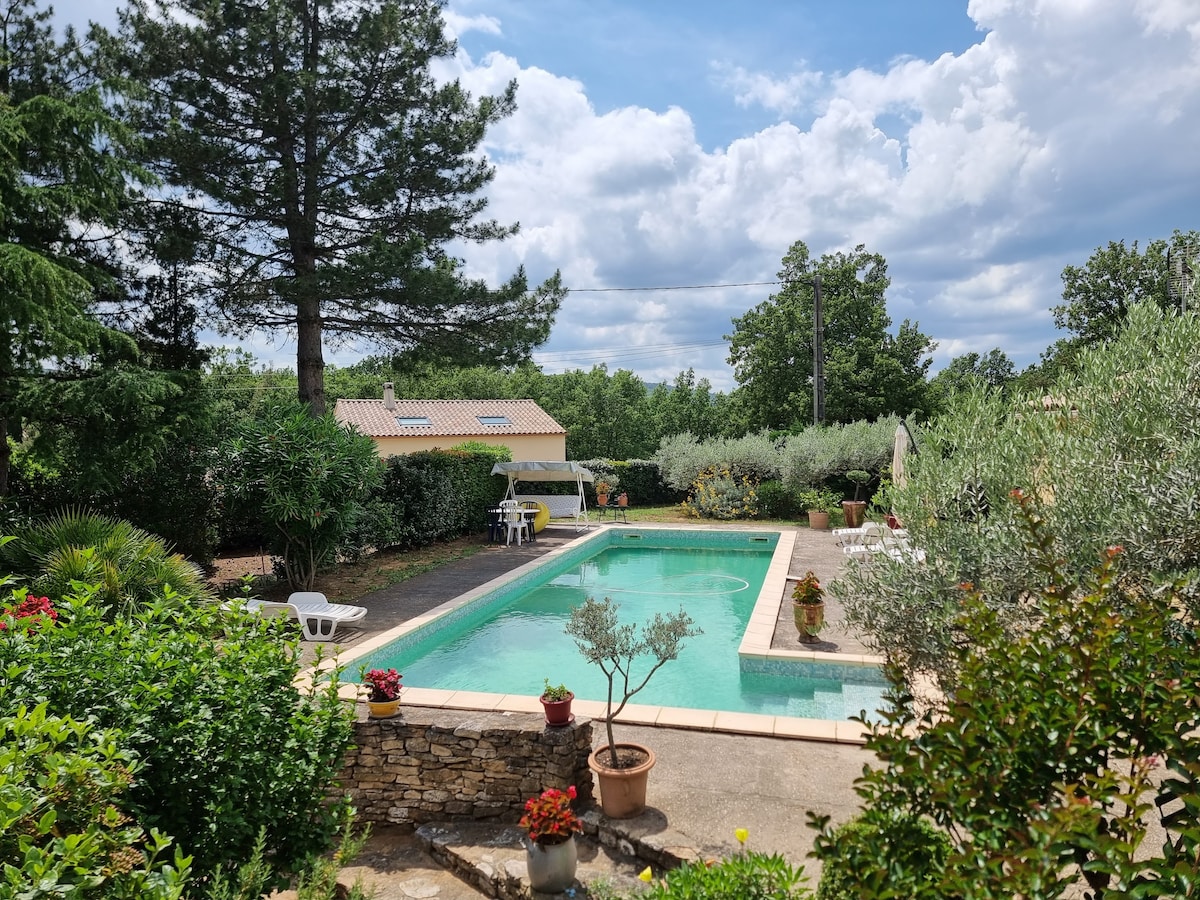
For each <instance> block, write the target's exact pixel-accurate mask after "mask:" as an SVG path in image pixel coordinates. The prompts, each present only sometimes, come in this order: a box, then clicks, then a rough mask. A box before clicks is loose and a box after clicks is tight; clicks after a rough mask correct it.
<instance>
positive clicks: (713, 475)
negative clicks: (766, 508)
mask: <svg viewBox="0 0 1200 900" xmlns="http://www.w3.org/2000/svg"><path fill="white" fill-rule="evenodd" d="M682 509H683V511H684V512H685V513H687V514H688V515H692V516H697V517H699V518H702V519H724V520H730V519H753V518H756V517H757V516H758V512H759V507H758V490H757V488H756V487H755V484H754V482H752V481H751V480H750V476H748V475H742V476H741V477H738V476H735V475H734V474H733V473H732V472H731V471H730V470H729V469H721V470H713V469H708V470H706V471H704V472H701V473H700V474H699V475H698V476H697V477H696V481H695V483H694V484H693V485H692V493H691V496H690V497H689V498H688V499H687V500H685V501H683V503H682Z"/></svg>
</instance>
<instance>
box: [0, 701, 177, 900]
mask: <svg viewBox="0 0 1200 900" xmlns="http://www.w3.org/2000/svg"><path fill="white" fill-rule="evenodd" d="M0 704H3V705H4V706H6V707H7V706H9V705H10V704H9V703H8V702H7V698H6V697H5V696H4V693H3V691H0ZM118 744H119V740H118V736H117V735H115V734H114V733H112V732H102V731H97V730H96V729H94V728H93V727H92V725H90V724H89V723H87V722H77V721H73V720H72V719H70V718H61V717H58V716H52V715H49V714H48V713H47V711H46V704H39V705H38V706H36V707H34V708H33V709H29V708H27V707H25V706H24V705H17V706H16V707H15V709H13V711H12V713H11V714H7V715H0V896H4V897H52V896H53V897H70V898H81V900H82V898H84V897H113V898H130V900H136V898H150V900H174V898H177V897H179V896H181V895H182V893H183V887H184V882H185V880H186V878H187V874H188V861H187V859H186V858H184V857H182V856H181V855H180V853H179V851H178V848H177V849H176V852H175V856H174V858H173V860H171V861H167V860H164V859H161V857H162V855H163V854H164V852H165V851H166V850H167V848H168V847H169V846H170V844H171V839H170V838H169V837H166V836H164V835H162V834H159V833H158V832H157V831H152V832H151V833H150V834H149V835H147V834H146V833H145V831H144V830H143V829H142V828H141V826H140V825H138V823H137V822H136V821H134V820H133V819H131V818H130V816H129V815H128V811H127V810H126V809H122V808H121V803H122V795H124V794H125V793H126V792H127V791H128V790H129V785H130V783H131V782H132V779H133V776H134V775H135V774H136V772H137V766H136V764H135V763H134V761H133V760H132V759H131V758H130V756H129V754H128V753H127V752H125V751H122V750H121V749H120V748H119V746H118ZM14 863H16V864H14Z"/></svg>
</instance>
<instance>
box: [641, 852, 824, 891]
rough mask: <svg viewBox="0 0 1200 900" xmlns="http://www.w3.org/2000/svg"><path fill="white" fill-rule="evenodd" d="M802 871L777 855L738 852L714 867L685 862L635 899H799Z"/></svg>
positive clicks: (802, 882) (802, 888)
mask: <svg viewBox="0 0 1200 900" xmlns="http://www.w3.org/2000/svg"><path fill="white" fill-rule="evenodd" d="M804 881H805V878H804V869H803V868H802V867H793V866H792V865H790V864H789V863H788V861H787V860H786V859H784V858H783V857H782V856H780V855H779V854H777V853H774V854H770V855H767V854H765V853H756V852H754V851H748V852H739V853H735V854H733V855H732V856H728V857H726V858H725V859H722V860H720V861H718V862H716V863H714V864H711V865H710V864H708V863H703V862H698V863H685V864H684V865H682V866H680V867H679V868H677V869H672V870H671V871H669V872H667V874H666V877H664V878H663V879H662V880H661V881H658V882H657V883H655V884H653V885H652V886H651V887H650V889H649V890H647V891H645V892H643V893H639V894H638V897H644V898H650V900H735V898H736V900H801V898H805V897H811V896H812V891H810V890H809V889H808V888H806V887H804Z"/></svg>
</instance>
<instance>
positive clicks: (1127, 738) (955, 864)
mask: <svg viewBox="0 0 1200 900" xmlns="http://www.w3.org/2000/svg"><path fill="white" fill-rule="evenodd" d="M1011 505H1012V506H1013V508H1014V511H1015V512H1014V516H1015V517H1016V519H1017V520H1018V521H1019V522H1020V523H1021V525H1022V527H1023V529H1024V531H1025V536H1026V538H1027V541H1028V553H1029V577H1030V578H1031V581H1032V582H1034V583H1036V584H1037V585H1038V587H1037V588H1036V589H1031V590H1030V591H1029V593H1028V594H1027V595H1026V596H1025V597H1024V598H1023V600H1022V604H1023V606H1025V607H1026V619H1027V620H1028V622H1029V626H1028V627H1025V628H1020V629H1013V628H1012V627H1001V623H1000V618H1001V613H1000V611H999V610H998V609H997V607H996V605H995V604H993V603H991V602H989V598H987V597H986V595H985V593H984V592H983V591H982V590H980V589H979V588H978V586H975V585H971V584H966V583H964V584H962V585H960V586H959V588H958V589H957V593H958V597H957V598H956V600H955V602H954V607H955V609H956V613H955V615H954V618H953V621H952V625H951V627H952V629H953V630H954V631H955V632H956V633H957V634H959V635H960V636H961V644H960V645H959V646H960V649H959V651H958V665H957V669H958V676H957V679H956V682H957V684H956V686H955V687H954V688H953V690H951V691H950V692H949V693H948V694H947V695H946V696H945V698H944V699H943V700H940V701H934V700H931V699H928V698H927V699H926V700H925V705H924V707H923V708H919V707H918V706H917V705H916V703H915V702H914V698H913V696H912V694H911V693H909V692H908V691H907V690H906V689H905V688H904V687H903V679H902V678H901V676H900V673H899V672H898V671H897V670H896V669H894V668H893V669H891V677H892V680H893V685H894V689H893V694H892V696H891V702H890V704H889V708H888V709H887V710H885V711H884V716H883V719H882V721H881V722H879V723H877V724H875V725H872V726H871V736H870V738H869V740H868V744H867V746H868V749H870V750H873V751H874V752H875V754H876V755H877V756H878V758H879V763H880V764H879V765H878V766H877V767H867V768H866V769H864V774H863V776H862V777H861V778H860V779H859V781H858V786H857V790H858V792H859V794H860V795H861V796H862V798H863V800H864V806H865V808H866V811H865V813H864V815H863V821H864V822H865V823H866V824H867V825H868V826H870V829H871V830H870V831H869V832H867V833H865V834H862V835H860V836H859V839H858V840H856V841H855V842H853V843H852V844H850V845H849V846H847V845H846V843H845V842H844V841H843V840H841V839H840V838H839V835H838V834H837V833H835V832H832V831H831V830H830V828H829V823H828V822H827V821H822V822H820V824H821V825H822V826H823V827H822V834H821V836H820V837H819V838H818V841H817V850H818V855H819V856H820V857H821V858H822V859H825V860H839V861H840V862H839V863H838V865H846V866H849V867H851V868H853V870H854V873H855V877H856V880H857V893H855V894H853V896H856V897H892V896H906V897H929V898H934V897H964V898H997V900H999V898H1011V897H1060V896H1066V895H1067V894H1068V893H1069V892H1071V891H1078V890H1079V889H1081V888H1084V889H1086V890H1087V891H1089V892H1090V896H1092V897H1094V898H1098V900H1099V898H1117V897H1122V898H1127V897H1194V896H1196V895H1197V891H1198V890H1200V884H1198V882H1197V878H1196V872H1197V868H1198V863H1200V738H1198V737H1197V735H1198V734H1200V732H1198V730H1197V729H1198V728H1200V709H1198V708H1197V705H1196V696H1195V686H1196V684H1198V683H1200V653H1198V652H1197V651H1198V649H1200V646H1198V642H1197V633H1196V623H1195V619H1194V618H1193V617H1192V616H1191V615H1190V613H1189V611H1188V610H1187V608H1186V606H1185V605H1184V603H1183V602H1182V599H1183V598H1182V593H1183V592H1182V590H1181V589H1182V587H1183V584H1182V583H1180V584H1179V585H1176V586H1174V587H1169V588H1163V589H1155V590H1149V589H1146V588H1145V585H1144V584H1143V583H1142V582H1140V581H1139V580H1136V579H1135V580H1130V579H1129V578H1127V577H1126V576H1127V575H1128V571H1129V567H1131V566H1133V565H1135V562H1134V560H1133V559H1132V558H1130V557H1129V556H1128V554H1126V553H1124V552H1123V551H1122V549H1121V548H1119V547H1111V548H1108V549H1107V550H1105V551H1103V552H1102V553H1101V554H1098V556H1099V563H1098V565H1097V566H1096V567H1095V569H1094V570H1093V571H1092V572H1091V574H1090V575H1087V576H1084V577H1082V578H1081V577H1079V576H1078V575H1077V574H1076V570H1075V569H1074V568H1073V565H1072V563H1071V562H1070V561H1069V560H1067V559H1065V558H1064V557H1063V555H1062V553H1061V552H1060V546H1061V542H1060V541H1059V540H1057V539H1056V538H1055V536H1054V535H1053V533H1052V532H1051V531H1050V526H1049V522H1048V519H1047V516H1046V513H1045V510H1046V504H1045V503H1043V502H1041V501H1038V500H1036V499H1035V498H1033V497H1030V496H1028V495H1025V494H1023V493H1021V492H1016V494H1015V497H1014V499H1013V501H1012V504H1011ZM998 512H999V511H998V510H997V511H995V513H994V514H996V513H998ZM1163 816H1166V817H1168V818H1161V817H1163ZM914 818H925V819H928V820H929V821H931V822H933V823H934V824H936V825H937V826H938V827H939V829H940V830H942V831H943V832H944V833H945V834H946V835H947V837H948V838H949V840H950V843H951V851H950V853H949V855H948V857H947V858H946V860H945V864H944V868H942V867H941V864H940V863H939V862H937V861H936V860H931V859H930V858H925V857H923V856H922V855H921V854H914V853H907V854H906V853H897V852H896V846H895V845H894V843H892V842H890V838H889V835H890V834H891V833H892V832H891V828H890V826H891V824H892V823H895V822H897V821H909V820H912V819H914ZM1160 822H1161V824H1162V825H1163V826H1164V828H1165V830H1164V831H1160V832H1157V834H1158V836H1157V837H1154V835H1155V831H1154V829H1153V826H1154V825H1157V824H1159V823H1160ZM905 846H909V847H910V848H911V842H906V844H905ZM897 891H899V894H897Z"/></svg>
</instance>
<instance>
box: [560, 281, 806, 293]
mask: <svg viewBox="0 0 1200 900" xmlns="http://www.w3.org/2000/svg"><path fill="white" fill-rule="evenodd" d="M772 284H787V282H785V281H738V282H733V283H731V284H673V285H667V286H665V287H610V288H567V293H568V294H608V293H619V292H625V291H702V290H708V289H710V288H730V287H763V286H766V285H772Z"/></svg>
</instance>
